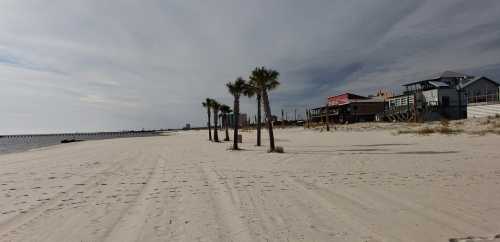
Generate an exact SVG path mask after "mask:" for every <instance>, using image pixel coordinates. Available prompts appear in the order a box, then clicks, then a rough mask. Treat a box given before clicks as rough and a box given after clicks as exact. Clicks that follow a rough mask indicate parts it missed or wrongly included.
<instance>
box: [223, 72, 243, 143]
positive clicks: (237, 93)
mask: <svg viewBox="0 0 500 242" xmlns="http://www.w3.org/2000/svg"><path fill="white" fill-rule="evenodd" d="M246 85H247V84H246V81H245V80H243V78H241V77H238V78H237V79H236V80H235V81H234V82H229V83H227V84H226V86H227V89H228V90H229V93H231V95H233V97H234V106H233V110H234V112H233V115H234V137H233V150H238V128H239V127H238V126H239V124H240V97H241V94H243V91H244V90H245V88H246Z"/></svg>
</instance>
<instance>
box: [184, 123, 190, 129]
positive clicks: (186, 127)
mask: <svg viewBox="0 0 500 242" xmlns="http://www.w3.org/2000/svg"><path fill="white" fill-rule="evenodd" d="M182 129H184V130H190V129H191V124H189V123H188V124H186V126H184V128H182Z"/></svg>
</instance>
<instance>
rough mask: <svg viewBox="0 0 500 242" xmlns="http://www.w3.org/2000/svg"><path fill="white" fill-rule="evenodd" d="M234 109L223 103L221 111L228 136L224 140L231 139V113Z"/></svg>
mask: <svg viewBox="0 0 500 242" xmlns="http://www.w3.org/2000/svg"><path fill="white" fill-rule="evenodd" d="M232 111H233V110H231V107H229V106H227V105H225V104H222V105H221V106H220V112H221V113H222V114H221V115H222V125H223V126H224V128H225V129H226V138H225V139H224V141H229V128H228V127H229V113H231V112H232Z"/></svg>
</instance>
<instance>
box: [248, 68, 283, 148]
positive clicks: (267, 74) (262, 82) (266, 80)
mask: <svg viewBox="0 0 500 242" xmlns="http://www.w3.org/2000/svg"><path fill="white" fill-rule="evenodd" d="M279 75H280V74H279V72H277V71H275V70H272V69H266V68H265V67H260V68H259V67H257V68H255V69H254V70H253V71H252V75H251V81H252V82H254V83H255V85H256V86H257V88H258V89H259V90H260V92H261V95H262V99H263V100H262V101H263V102H264V103H263V104H264V111H265V113H266V122H267V129H268V131H269V151H270V152H274V151H275V146H274V133H273V118H272V114H271V105H270V103H269V95H268V92H269V91H271V90H274V89H276V88H277V87H278V86H279V85H280V83H279V81H278V77H279Z"/></svg>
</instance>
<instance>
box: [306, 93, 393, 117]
mask: <svg viewBox="0 0 500 242" xmlns="http://www.w3.org/2000/svg"><path fill="white" fill-rule="evenodd" d="M384 104H385V100H384V98H383V97H365V96H360V95H356V94H352V93H344V94H341V95H337V96H331V97H328V99H327V105H325V106H323V107H319V108H314V109H312V110H311V118H312V121H313V122H320V121H322V119H324V118H325V117H326V116H327V117H328V121H329V122H335V123H346V122H348V123H353V122H362V121H374V120H375V119H376V115H377V114H378V113H381V112H383V111H384Z"/></svg>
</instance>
